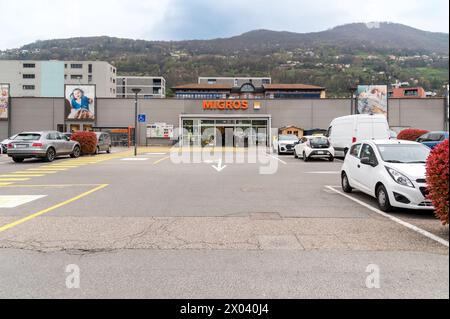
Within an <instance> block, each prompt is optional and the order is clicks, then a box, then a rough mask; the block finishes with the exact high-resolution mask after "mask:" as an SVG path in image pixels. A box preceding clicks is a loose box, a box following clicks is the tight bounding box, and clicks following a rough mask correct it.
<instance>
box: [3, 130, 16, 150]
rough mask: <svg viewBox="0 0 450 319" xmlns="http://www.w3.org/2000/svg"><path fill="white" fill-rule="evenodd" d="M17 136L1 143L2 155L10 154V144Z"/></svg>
mask: <svg viewBox="0 0 450 319" xmlns="http://www.w3.org/2000/svg"><path fill="white" fill-rule="evenodd" d="M16 136H17V134H15V135H13V136H11V137H9V138H7V139H4V140H3V141H1V142H0V154H7V153H8V144H9V142H11V141H12V140H13V139H14V138H15V137H16Z"/></svg>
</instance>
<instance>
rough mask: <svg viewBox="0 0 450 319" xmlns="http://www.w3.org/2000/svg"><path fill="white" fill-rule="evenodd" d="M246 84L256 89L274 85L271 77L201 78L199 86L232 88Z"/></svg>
mask: <svg viewBox="0 0 450 319" xmlns="http://www.w3.org/2000/svg"><path fill="white" fill-rule="evenodd" d="M246 83H251V84H252V85H253V86H255V87H262V86H263V85H267V84H272V78H271V77H226V76H222V77H214V76H213V77H203V76H201V77H199V78H198V84H218V85H227V86H232V87H241V86H242V85H244V84H246Z"/></svg>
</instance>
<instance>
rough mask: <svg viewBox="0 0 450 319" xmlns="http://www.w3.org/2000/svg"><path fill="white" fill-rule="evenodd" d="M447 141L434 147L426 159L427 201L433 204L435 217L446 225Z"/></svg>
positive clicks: (447, 184)
mask: <svg viewBox="0 0 450 319" xmlns="http://www.w3.org/2000/svg"><path fill="white" fill-rule="evenodd" d="M448 153H449V150H448V139H447V140H445V141H444V142H442V143H441V144H439V145H438V146H436V147H435V148H434V149H433V150H432V151H431V154H430V156H429V157H428V159H427V187H428V191H429V194H428V199H430V200H431V201H432V202H433V206H434V207H435V209H436V216H437V217H438V218H439V219H440V220H441V222H442V224H443V225H446V224H448V186H449V182H448V177H449V176H448V156H449V154H448Z"/></svg>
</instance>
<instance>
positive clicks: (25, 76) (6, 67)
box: [0, 60, 117, 98]
mask: <svg viewBox="0 0 450 319" xmlns="http://www.w3.org/2000/svg"><path fill="white" fill-rule="evenodd" d="M116 73H117V71H116V67H114V66H113V65H111V64H109V63H108V62H103V61H28V60H24V61H22V60H0V83H9V84H10V90H11V92H10V94H11V96H12V97H63V96H64V85H65V84H80V85H82V84H84V85H85V84H95V86H96V94H97V97H102V98H103V97H105V98H106V97H116Z"/></svg>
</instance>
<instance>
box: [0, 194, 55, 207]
mask: <svg viewBox="0 0 450 319" xmlns="http://www.w3.org/2000/svg"><path fill="white" fill-rule="evenodd" d="M46 196H47V195H1V196H0V208H15V207H17V206H20V205H23V204H27V203H29V202H32V201H35V200H38V199H40V198H43V197H46Z"/></svg>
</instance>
